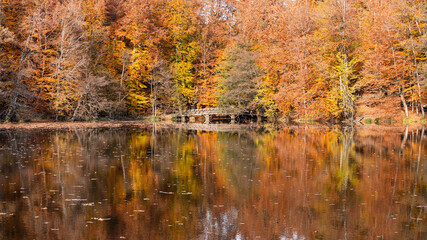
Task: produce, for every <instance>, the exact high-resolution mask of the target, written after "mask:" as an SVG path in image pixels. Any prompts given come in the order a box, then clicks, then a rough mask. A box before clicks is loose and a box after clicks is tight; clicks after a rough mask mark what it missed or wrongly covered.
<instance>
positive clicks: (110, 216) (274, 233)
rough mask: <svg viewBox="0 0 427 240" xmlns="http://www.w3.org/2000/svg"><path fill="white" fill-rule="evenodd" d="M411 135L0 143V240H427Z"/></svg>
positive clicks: (68, 135) (161, 135)
mask: <svg viewBox="0 0 427 240" xmlns="http://www.w3.org/2000/svg"><path fill="white" fill-rule="evenodd" d="M425 135H427V133H426V134H424V130H423V129H421V128H419V129H417V128H412V129H405V128H390V129H376V128H375V127H373V128H367V129H363V128H362V129H330V128H324V127H290V128H284V129H281V130H274V131H259V130H258V131H253V130H239V131H229V132H206V131H194V130H183V129H171V128H169V129H165V128H163V129H156V130H153V129H136V128H124V129H92V130H69V131H64V130H57V131H55V130H49V131H33V130H31V131H29V130H26V131H24V130H15V131H2V132H0V171H1V173H0V184H1V186H0V203H1V205H0V238H1V239H427V218H426V214H427V209H426V208H427V157H426V154H427V148H426V144H427V143H426V142H427V139H426V136H425Z"/></svg>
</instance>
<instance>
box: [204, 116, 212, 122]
mask: <svg viewBox="0 0 427 240" xmlns="http://www.w3.org/2000/svg"><path fill="white" fill-rule="evenodd" d="M210 123H211V115H209V114H205V124H210Z"/></svg>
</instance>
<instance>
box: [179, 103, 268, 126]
mask: <svg viewBox="0 0 427 240" xmlns="http://www.w3.org/2000/svg"><path fill="white" fill-rule="evenodd" d="M199 116H203V117H204V123H205V124H210V123H211V122H212V121H213V120H214V119H224V118H229V119H230V123H231V124H234V123H236V122H239V120H240V118H241V117H257V122H260V121H261V120H262V117H261V116H260V115H257V114H253V113H251V112H250V111H248V110H245V109H242V108H232V107H230V108H200V109H190V110H187V111H184V112H182V113H181V114H179V113H178V114H176V115H175V119H176V120H177V121H178V122H190V123H192V122H195V121H196V117H199Z"/></svg>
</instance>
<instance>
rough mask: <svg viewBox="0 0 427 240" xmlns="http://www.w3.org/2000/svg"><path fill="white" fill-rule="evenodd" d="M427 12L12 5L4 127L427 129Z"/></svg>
mask: <svg viewBox="0 0 427 240" xmlns="http://www.w3.org/2000/svg"><path fill="white" fill-rule="evenodd" d="M426 21H427V3H426V1H425V0H382V1H372V0H323V1H319V0H317V1H316V0H296V1H295V0H282V1H275V0H256V1H249V0H240V1H238V0H191V1H190V0H63V1H57V0H4V1H1V3H0V50H1V51H0V119H1V120H3V121H21V120H22V121H25V120H33V119H52V120H95V119H123V118H135V117H140V116H146V115H154V116H156V115H160V114H169V113H173V112H182V111H185V110H186V109H195V108H210V107H221V106H226V107H228V106H234V107H240V108H245V109H250V110H251V111H256V112H260V113H262V114H264V115H265V116H269V117H274V118H278V117H287V118H292V119H313V120H355V119H356V120H357V119H363V118H377V117H381V118H390V117H392V118H393V117H394V118H405V117H406V118H408V117H411V116H419V117H420V118H421V117H422V118H423V117H424V106H425V102H426V101H427V91H426V80H425V79H426V78H425V76H426V72H427V66H426V57H427V52H426V51H427V37H426Z"/></svg>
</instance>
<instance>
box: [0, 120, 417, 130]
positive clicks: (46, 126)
mask: <svg viewBox="0 0 427 240" xmlns="http://www.w3.org/2000/svg"><path fill="white" fill-rule="evenodd" d="M154 124H156V125H157V126H158V127H159V128H163V127H174V128H176V127H178V128H180V127H183V128H184V129H185V128H190V129H191V128H192V126H193V127H194V126H202V127H201V129H200V130H204V129H205V130H207V131H209V129H210V128H212V129H215V128H221V129H241V128H245V129H251V128H254V127H255V128H258V127H263V126H267V125H271V124H272V123H263V124H209V125H207V124H203V123H175V122H170V121H160V122H156V123H154V122H150V121H146V120H123V121H121V120H112V121H95V122H93V121H92V122H55V121H40V122H24V123H0V130H52V129H70V130H71V129H95V128H121V127H139V128H146V127H151V126H153V125H154ZM273 125H274V124H273ZM277 125H278V126H285V127H286V126H288V127H292V126H324V127H326V126H328V127H332V126H335V127H340V126H341V127H354V128H389V129H390V128H404V127H406V126H409V127H411V128H412V127H423V126H425V122H424V121H423V122H415V123H408V124H405V123H404V122H401V123H399V122H394V123H392V124H387V123H380V124H378V123H369V124H366V123H361V122H355V123H354V124H349V123H344V122H343V123H319V122H304V121H299V122H294V123H285V122H279V123H278V124H277ZM351 125H352V126H351Z"/></svg>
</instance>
